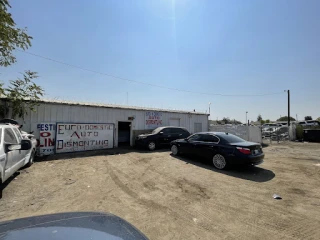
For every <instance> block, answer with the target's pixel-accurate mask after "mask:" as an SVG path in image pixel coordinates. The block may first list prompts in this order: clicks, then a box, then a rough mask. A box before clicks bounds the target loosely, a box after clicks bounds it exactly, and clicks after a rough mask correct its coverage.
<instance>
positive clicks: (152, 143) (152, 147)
mask: <svg viewBox="0 0 320 240" xmlns="http://www.w3.org/2000/svg"><path fill="white" fill-rule="evenodd" d="M148 149H149V150H150V151H154V150H155V149H156V143H155V142H153V141H151V142H148Z"/></svg>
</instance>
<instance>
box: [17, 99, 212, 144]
mask: <svg viewBox="0 0 320 240" xmlns="http://www.w3.org/2000/svg"><path fill="white" fill-rule="evenodd" d="M146 112H147V110H134V109H121V108H104V107H94V106H81V105H65V104H54V103H43V104H41V105H39V106H38V107H37V111H36V112H30V113H29V114H28V115H27V116H25V119H24V121H23V120H22V119H17V120H18V122H19V123H23V125H24V127H23V130H24V131H28V132H29V131H34V133H35V135H36V137H38V135H37V134H39V133H38V130H37V124H40V123H46V122H50V123H52V122H74V123H114V124H115V127H116V130H115V133H116V134H115V141H114V142H115V145H116V146H117V143H118V136H117V135H118V133H117V127H118V122H119V121H126V122H127V121H128V117H134V120H133V121H131V122H132V124H131V131H132V130H144V129H146V125H145V115H146ZM172 118H174V119H180V127H185V128H186V129H188V130H189V131H190V132H191V133H194V123H201V124H202V131H208V115H205V114H194V113H192V112H191V113H174V112H162V125H163V126H168V125H169V121H170V119H172Z"/></svg>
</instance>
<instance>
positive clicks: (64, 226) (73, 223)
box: [0, 212, 148, 240]
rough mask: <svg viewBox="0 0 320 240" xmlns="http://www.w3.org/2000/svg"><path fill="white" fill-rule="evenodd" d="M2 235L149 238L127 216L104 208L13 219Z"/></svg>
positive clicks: (0, 228) (17, 238) (8, 239)
mask: <svg viewBox="0 0 320 240" xmlns="http://www.w3.org/2000/svg"><path fill="white" fill-rule="evenodd" d="M0 236H1V239H3V240H13V239H14V240H22V239H23V240H31V239H51V240H54V239H60V240H68V239H77V240H87V239H104V240H115V239H118V240H129V239H130V240H148V238H147V237H146V236H145V235H144V234H143V233H142V232H140V231H139V230H138V229H137V228H135V227H134V226H133V225H131V224H130V223H129V222H127V221H126V220H124V219H122V218H120V217H118V216H115V215H113V214H110V213H100V212H69V213H56V214H49V215H42V216H34V217H27V218H20V219H13V220H10V221H6V222H1V223H0Z"/></svg>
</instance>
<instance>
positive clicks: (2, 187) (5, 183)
mask: <svg viewBox="0 0 320 240" xmlns="http://www.w3.org/2000/svg"><path fill="white" fill-rule="evenodd" d="M19 175H20V171H18V172H15V173H14V174H13V175H12V176H11V177H9V178H8V179H7V180H6V181H5V182H4V183H2V184H1V186H0V191H1V192H2V191H3V190H4V189H5V188H6V187H7V186H8V185H9V184H10V183H11V182H12V180H14V179H15V178H16V177H17V176H19ZM0 195H1V194H0ZM0 199H1V198H0Z"/></svg>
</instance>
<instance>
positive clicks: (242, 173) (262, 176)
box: [171, 155, 276, 182]
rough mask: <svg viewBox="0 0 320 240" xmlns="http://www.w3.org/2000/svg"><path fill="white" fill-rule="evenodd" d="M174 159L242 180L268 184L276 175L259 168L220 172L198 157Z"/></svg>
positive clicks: (237, 168) (239, 167) (231, 168)
mask: <svg viewBox="0 0 320 240" xmlns="http://www.w3.org/2000/svg"><path fill="white" fill-rule="evenodd" d="M171 156H172V157H174V158H176V159H179V160H181V161H184V162H185V163H186V164H192V165H195V166H198V167H201V168H205V169H208V170H211V171H214V172H217V173H221V174H225V175H228V176H231V177H236V178H241V179H245V180H249V181H253V182H267V181H270V180H272V179H273V178H274V177H275V176H276V175H275V174H274V172H273V171H271V170H267V169H264V168H261V167H258V166H233V167H230V168H229V169H227V170H218V169H216V168H215V167H214V166H212V165H211V164H210V163H209V161H199V160H198V159H197V158H196V157H189V156H188V157H187V156H173V155H171Z"/></svg>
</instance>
